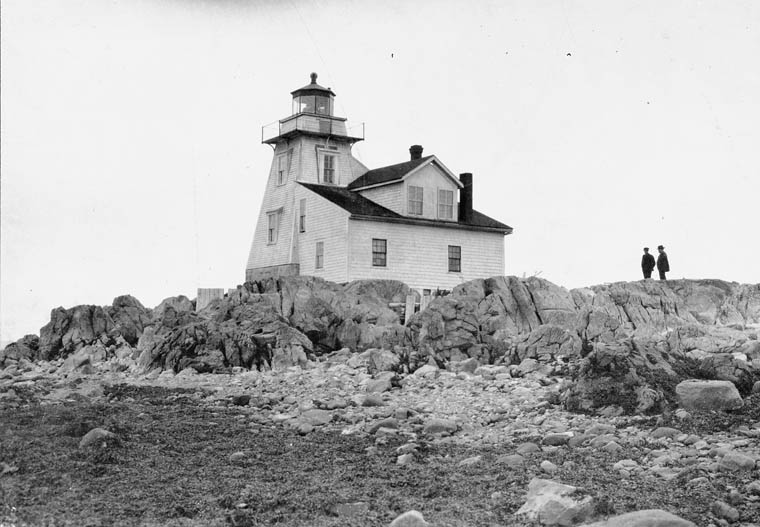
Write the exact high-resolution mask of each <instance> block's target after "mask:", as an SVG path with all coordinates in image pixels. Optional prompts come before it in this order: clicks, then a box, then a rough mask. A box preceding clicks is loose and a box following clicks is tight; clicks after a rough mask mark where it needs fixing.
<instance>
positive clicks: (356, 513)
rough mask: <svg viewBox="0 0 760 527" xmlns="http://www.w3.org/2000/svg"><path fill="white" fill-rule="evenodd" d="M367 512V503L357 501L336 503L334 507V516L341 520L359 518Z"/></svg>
mask: <svg viewBox="0 0 760 527" xmlns="http://www.w3.org/2000/svg"><path fill="white" fill-rule="evenodd" d="M367 511H369V503H367V502H366V501H357V502H354V503H338V504H337V505H335V514H337V515H338V516H340V517H342V518H346V517H349V518H351V517H360V516H363V515H365V514H367Z"/></svg>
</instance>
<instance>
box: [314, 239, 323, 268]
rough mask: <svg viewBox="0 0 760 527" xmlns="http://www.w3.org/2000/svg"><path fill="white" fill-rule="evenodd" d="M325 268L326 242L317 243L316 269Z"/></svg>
mask: <svg viewBox="0 0 760 527" xmlns="http://www.w3.org/2000/svg"><path fill="white" fill-rule="evenodd" d="M324 266H325V242H317V254H316V257H315V259H314V268H315V269H322V268H323V267H324Z"/></svg>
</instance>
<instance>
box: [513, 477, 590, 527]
mask: <svg viewBox="0 0 760 527" xmlns="http://www.w3.org/2000/svg"><path fill="white" fill-rule="evenodd" d="M594 508H595V502H594V499H593V498H592V497H591V496H582V495H581V493H580V489H578V488H577V487H573V486H571V485H564V484H562V483H558V482H556V481H552V480H548V479H540V478H533V479H532V480H531V481H530V483H529V484H528V496H527V499H526V501H525V504H523V506H522V507H520V508H519V509H518V511H517V513H516V514H517V515H518V516H523V515H524V516H526V517H527V518H528V519H529V520H533V521H538V522H539V523H541V524H542V525H574V524H576V523H578V522H580V521H583V520H585V519H587V518H589V517H590V516H591V515H592V514H593V512H594Z"/></svg>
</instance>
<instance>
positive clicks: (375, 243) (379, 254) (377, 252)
mask: <svg viewBox="0 0 760 527" xmlns="http://www.w3.org/2000/svg"><path fill="white" fill-rule="evenodd" d="M387 254H388V243H387V241H386V240H382V239H380V238H372V266H373V267H385V265H386V256H387Z"/></svg>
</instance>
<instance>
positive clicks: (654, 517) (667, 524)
mask: <svg viewBox="0 0 760 527" xmlns="http://www.w3.org/2000/svg"><path fill="white" fill-rule="evenodd" d="M584 527H696V526H695V525H694V524H693V523H692V522H690V521H688V520H684V519H681V518H679V517H678V516H675V515H674V514H671V513H669V512H667V511H663V510H660V509H648V510H641V511H635V512H627V513H625V514H621V515H619V516H612V517H610V518H607V519H606V520H603V521H599V522H594V523H589V524H586V525H585V526H584Z"/></svg>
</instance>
